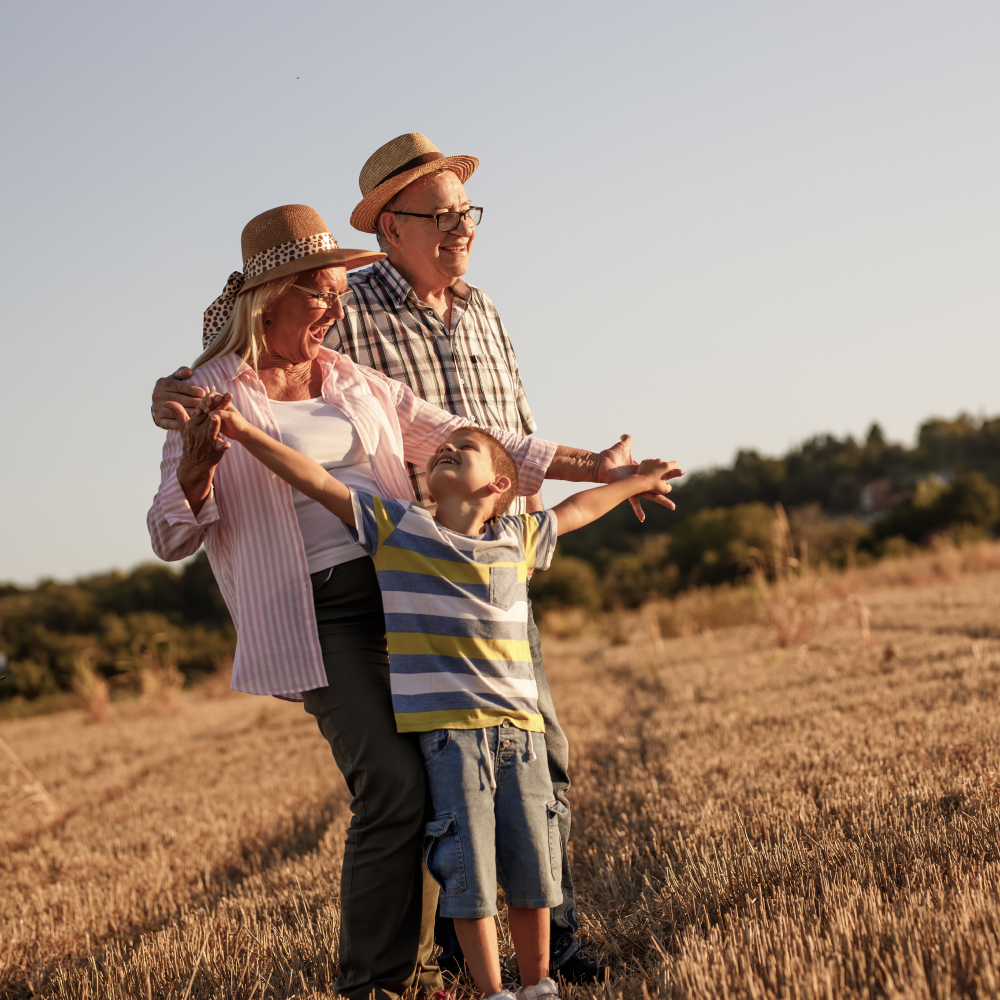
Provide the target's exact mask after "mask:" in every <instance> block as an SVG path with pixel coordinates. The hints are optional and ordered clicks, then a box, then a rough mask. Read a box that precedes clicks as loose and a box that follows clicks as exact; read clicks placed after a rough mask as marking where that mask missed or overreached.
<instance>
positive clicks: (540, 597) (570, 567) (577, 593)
mask: <svg viewBox="0 0 1000 1000" xmlns="http://www.w3.org/2000/svg"><path fill="white" fill-rule="evenodd" d="M529 593H530V596H531V607H532V610H533V611H534V613H535V617H536V618H538V619H539V620H541V618H542V617H544V615H545V612H546V611H549V610H551V609H554V608H584V609H585V610H587V611H596V610H597V609H598V608H599V607H600V606H601V604H602V602H603V595H602V592H601V588H600V586H599V585H598V582H597V573H596V572H595V570H594V567H593V566H591V565H590V563H588V562H585V561H584V560H583V559H577V558H576V557H575V556H564V555H560V554H559V553H558V552H557V553H556V554H555V555H554V556H553V557H552V565H551V566H550V567H549V568H548V569H547V570H545V571H544V572H542V571H538V572H536V573H535V575H534V576H533V577H532V578H531V587H530V591H529Z"/></svg>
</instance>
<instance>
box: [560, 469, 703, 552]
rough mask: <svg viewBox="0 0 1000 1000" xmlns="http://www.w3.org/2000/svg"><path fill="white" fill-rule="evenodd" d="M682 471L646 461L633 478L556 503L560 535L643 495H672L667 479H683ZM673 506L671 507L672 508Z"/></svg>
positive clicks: (575, 494) (620, 480)
mask: <svg viewBox="0 0 1000 1000" xmlns="http://www.w3.org/2000/svg"><path fill="white" fill-rule="evenodd" d="M683 474H684V473H683V470H681V469H678V468H677V463H676V462H663V461H661V460H660V459H658V458H647V459H646V460H645V461H644V462H642V463H641V464H640V466H639V469H638V471H637V472H636V474H635V475H634V476H629V477H628V479H619V480H618V481H617V482H615V483H609V484H608V485H607V486H598V487H596V488H595V489H592V490H584V491H583V492H582V493H574V494H573V496H571V497H567V498H566V499H565V500H563V502H562V503H559V504H556V505H555V507H553V508H552V509H553V511H554V513H555V515H556V518H557V521H558V528H557V532H558V534H560V535H564V534H566V532H567V531H575V530H576V529H577V528H582V527H583V526H584V525H585V524H590V522H591V521H596V520H597V519H598V518H599V517H603V516H604V515H605V514H607V512H608V511H609V510H612V509H613V508H615V507H617V506H618V504H620V503H621V502H622V501H623V500H628V499H629V497H634V496H638V495H639V494H640V493H658V494H660V495H663V494H666V493H669V492H670V490H671V486H670V483H669V482H668V480H670V479H675V478H676V477H677V476H682V475H683ZM672 506H673V504H671V507H672Z"/></svg>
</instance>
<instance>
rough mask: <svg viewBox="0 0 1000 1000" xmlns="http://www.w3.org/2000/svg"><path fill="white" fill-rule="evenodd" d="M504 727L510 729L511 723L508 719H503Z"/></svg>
mask: <svg viewBox="0 0 1000 1000" xmlns="http://www.w3.org/2000/svg"><path fill="white" fill-rule="evenodd" d="M503 727H504V729H510V723H509V722H508V721H507V720H506V719H504V720H503Z"/></svg>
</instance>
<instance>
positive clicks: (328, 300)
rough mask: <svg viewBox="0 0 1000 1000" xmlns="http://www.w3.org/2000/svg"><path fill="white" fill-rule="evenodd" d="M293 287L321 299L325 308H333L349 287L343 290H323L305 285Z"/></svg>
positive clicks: (348, 290)
mask: <svg viewBox="0 0 1000 1000" xmlns="http://www.w3.org/2000/svg"><path fill="white" fill-rule="evenodd" d="M292 288H297V289H298V290H299V291H300V292H306V293H307V294H309V295H311V296H312V297H313V298H314V299H319V300H320V302H322V303H323V306H324V308H326V309H332V308H333V307H334V306H335V305H336V304H337V303H338V302H339V301H340V300H341V299H343V297H344V296H345V295H347V293H348V292H350V289H349V288H345V289H344V290H343V291H342V292H321V291H319V289H317V288H306V287H305V286H304V285H292Z"/></svg>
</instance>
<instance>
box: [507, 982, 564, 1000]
mask: <svg viewBox="0 0 1000 1000" xmlns="http://www.w3.org/2000/svg"><path fill="white" fill-rule="evenodd" d="M516 1000H559V987H558V986H557V985H556V984H555V983H554V982H553V981H552V980H551V979H540V980H539V981H538V985H537V986H523V987H521V989H519V990H518V991H517V997H516Z"/></svg>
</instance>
